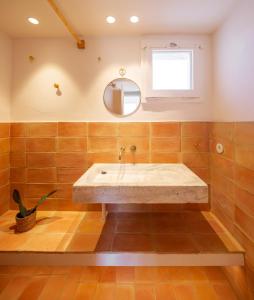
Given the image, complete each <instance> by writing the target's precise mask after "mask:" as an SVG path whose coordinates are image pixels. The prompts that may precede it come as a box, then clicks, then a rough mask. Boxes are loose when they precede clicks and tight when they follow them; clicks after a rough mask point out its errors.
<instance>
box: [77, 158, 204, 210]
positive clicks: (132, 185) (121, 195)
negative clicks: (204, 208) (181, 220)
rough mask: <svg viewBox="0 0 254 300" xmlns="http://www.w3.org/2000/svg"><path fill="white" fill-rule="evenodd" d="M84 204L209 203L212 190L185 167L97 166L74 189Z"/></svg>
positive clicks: (176, 165)
mask: <svg viewBox="0 0 254 300" xmlns="http://www.w3.org/2000/svg"><path fill="white" fill-rule="evenodd" d="M73 200H74V201H75V202H83V203H118V204H120V203H208V186H207V184H206V183H205V182H204V181H203V180H201V179H200V178H199V177H198V176H197V175H196V174H194V173H193V172H192V171H191V170H190V169H189V168H188V167H186V166H185V165H184V164H94V165H93V166H92V167H91V168H89V169H88V170H87V171H86V172H85V173H84V174H83V175H82V176H81V177H80V178H79V179H78V180H77V181H76V182H75V183H74V185H73Z"/></svg>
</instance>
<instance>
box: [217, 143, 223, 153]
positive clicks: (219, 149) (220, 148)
mask: <svg viewBox="0 0 254 300" xmlns="http://www.w3.org/2000/svg"><path fill="white" fill-rule="evenodd" d="M216 151H217V153H218V154H222V153H223V152H224V147H223V145H222V144H220V143H218V144H217V145H216Z"/></svg>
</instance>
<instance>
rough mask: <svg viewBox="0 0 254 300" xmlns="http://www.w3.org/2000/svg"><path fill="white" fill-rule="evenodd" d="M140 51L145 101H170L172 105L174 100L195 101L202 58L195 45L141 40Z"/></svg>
mask: <svg viewBox="0 0 254 300" xmlns="http://www.w3.org/2000/svg"><path fill="white" fill-rule="evenodd" d="M188 44H189V45H188ZM142 49H143V54H142V72H143V89H144V94H145V98H162V99H166V98H168V99H171V98H174V99H176V101H178V100H177V99H178V98H179V99H180V101H181V99H183V100H184V98H185V99H187V98H189V99H194V100H193V101H194V102H196V101H199V100H197V99H198V98H200V91H201V86H202V82H203V78H202V75H201V74H203V73H204V71H203V67H204V56H202V52H201V50H200V49H199V48H198V46H197V45H196V44H194V43H193V44H192V43H188V42H180V43H179V44H178V43H173V42H170V41H168V40H163V39H162V40H160V39H158V40H144V41H143V43H142ZM195 99H196V100H195ZM184 101H185V100H184Z"/></svg>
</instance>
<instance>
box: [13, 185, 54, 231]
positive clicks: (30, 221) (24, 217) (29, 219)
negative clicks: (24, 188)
mask: <svg viewBox="0 0 254 300" xmlns="http://www.w3.org/2000/svg"><path fill="white" fill-rule="evenodd" d="M55 192H56V191H52V192H50V193H48V194H46V195H44V196H42V197H41V198H40V200H39V201H38V202H37V204H36V205H35V206H34V207H33V208H31V209H27V208H26V207H25V206H24V204H23V202H22V199H21V196H20V194H19V191H18V190H14V191H13V195H12V196H13V200H14V201H15V202H16V203H17V204H18V206H19V212H18V213H17V215H16V231H17V232H25V231H28V230H29V229H31V228H33V227H34V225H35V223H36V211H37V207H38V206H39V205H41V204H42V203H43V202H44V201H45V200H46V199H47V198H48V197H50V196H51V195H53V194H54V193H55Z"/></svg>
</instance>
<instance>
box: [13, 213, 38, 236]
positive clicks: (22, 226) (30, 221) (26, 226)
mask: <svg viewBox="0 0 254 300" xmlns="http://www.w3.org/2000/svg"><path fill="white" fill-rule="evenodd" d="M35 224H36V210H35V211H34V212H33V213H31V214H30V215H28V216H26V217H24V218H22V217H21V216H20V213H18V214H17V215H16V231H17V232H25V231H28V230H30V229H32V228H33V227H34V225H35Z"/></svg>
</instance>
